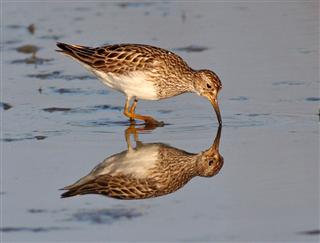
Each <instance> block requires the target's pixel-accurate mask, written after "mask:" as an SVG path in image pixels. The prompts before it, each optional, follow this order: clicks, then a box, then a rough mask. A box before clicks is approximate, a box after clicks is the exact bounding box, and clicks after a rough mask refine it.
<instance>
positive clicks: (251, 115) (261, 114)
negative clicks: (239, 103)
mask: <svg viewBox="0 0 320 243" xmlns="http://www.w3.org/2000/svg"><path fill="white" fill-rule="evenodd" d="M269 115H270V113H250V114H247V116H249V117H257V116H269Z"/></svg>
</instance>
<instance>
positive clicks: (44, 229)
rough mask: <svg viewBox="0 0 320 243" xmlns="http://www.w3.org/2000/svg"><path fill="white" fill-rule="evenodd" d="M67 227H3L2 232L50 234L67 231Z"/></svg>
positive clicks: (0, 229) (0, 230)
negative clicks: (51, 232)
mask: <svg viewBox="0 0 320 243" xmlns="http://www.w3.org/2000/svg"><path fill="white" fill-rule="evenodd" d="M66 229H69V228H67V227H1V228H0V232H4V233H15V232H32V233H41V232H50V231H56V230H66Z"/></svg>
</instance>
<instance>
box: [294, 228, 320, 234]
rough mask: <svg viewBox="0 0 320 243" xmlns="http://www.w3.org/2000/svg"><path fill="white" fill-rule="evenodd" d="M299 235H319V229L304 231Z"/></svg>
mask: <svg viewBox="0 0 320 243" xmlns="http://www.w3.org/2000/svg"><path fill="white" fill-rule="evenodd" d="M299 234H301V235H320V229H314V230H306V231H301V232H299Z"/></svg>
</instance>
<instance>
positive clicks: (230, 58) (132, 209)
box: [0, 1, 320, 242]
mask: <svg viewBox="0 0 320 243" xmlns="http://www.w3.org/2000/svg"><path fill="white" fill-rule="evenodd" d="M2 7H3V8H2V16H3V17H2V20H3V21H2V26H1V28H2V33H3V35H1V36H2V40H1V41H2V43H1V53H2V78H1V81H2V87H1V91H2V100H1V107H0V109H1V115H2V138H1V146H2V152H3V153H2V158H1V171H2V176H1V193H0V197H1V201H2V210H1V218H2V225H1V234H2V235H1V237H2V240H3V242H9V241H10V242H12V241H14V242H26V241H29V242H46V241H51V242H62V241H69V242H70V241H74V242H81V241H83V242H97V241H100V242H101V241H108V242H114V241H146V242H150V241H163V242H169V241H170V242H181V241H183V242H184V241H193V242H199V241H207V242H212V241H227V242H235V241H237V242H239V241H252V242H258V241H262V242H263V241H273V242H275V241H277V242H279V241H282V242H283V241H288V242H306V241H311V242H316V241H319V229H320V226H319V75H318V73H319V63H318V57H319V55H318V44H319V38H318V31H317V30H318V28H319V23H318V18H319V16H318V7H319V6H318V2H317V1H309V2H304V3H302V2H301V3H299V2H287V1H286V2H282V3H276V2H274V1H273V2H239V3H236V2H216V3H205V2H202V3H197V4H193V3H181V4H180V3H164V2H157V3H148V4H147V3H133V2H131V3H102V2H100V3H99V2H97V3H90V4H88V3H79V2H78V3H75V2H72V3H71V2H70V3H64V4H62V3H61V2H60V3H53V2H50V3H48V2H47V3H39V2H25V3H24V2H19V3H18V2H14V1H11V2H5V3H3V4H2ZM31 24H34V27H33V28H31V30H32V31H30V25H31ZM57 40H58V41H63V42H67V43H78V44H83V45H91V46H97V45H103V44H106V43H119V42H127V43H147V44H152V45H156V46H161V47H163V48H167V49H171V50H173V51H175V52H176V53H177V54H179V55H181V56H182V57H183V58H184V59H185V60H186V61H187V62H188V63H189V64H190V66H192V67H194V68H199V69H200V68H210V69H214V70H215V71H216V72H217V74H218V75H219V76H220V78H221V80H222V83H223V90H222V92H221V95H220V108H221V111H222V117H223V129H222V135H221V142H220V153H221V155H222V156H223V157H224V165H223V167H222V169H221V170H220V172H219V174H218V175H216V176H214V177H212V178H202V177H194V178H193V179H192V180H191V181H189V182H188V183H187V184H186V185H185V186H184V187H182V188H181V189H180V190H177V191H176V192H174V193H171V194H168V195H166V196H162V197H156V198H152V199H145V200H129V201H126V200H117V199H113V198H109V197H104V196H100V195H83V196H77V197H72V198H65V199H61V198H60V195H61V193H62V191H60V190H58V189H60V188H62V187H64V186H66V185H69V184H71V183H73V182H75V181H76V180H78V179H79V178H80V177H82V176H84V175H86V174H88V173H89V172H90V171H91V169H92V168H94V167H95V166H96V165H98V164H99V163H100V162H101V161H103V160H104V159H105V158H107V157H109V156H111V155H114V154H117V153H119V152H121V151H124V150H126V149H127V144H126V141H125V136H124V133H125V130H126V129H127V128H128V126H129V125H130V123H129V122H128V121H127V120H126V119H125V117H124V116H123V115H122V112H121V109H122V105H123V103H124V97H123V96H122V95H121V94H119V93H117V92H114V91H112V90H110V89H105V87H104V86H103V85H102V84H101V83H100V82H99V81H98V80H96V79H95V78H93V76H91V75H90V74H88V73H87V72H86V71H85V70H84V69H83V68H82V67H80V66H79V65H78V64H76V63H74V61H72V60H70V59H68V58H66V57H64V56H62V55H59V53H56V52H55V51H54V50H55V49H56V47H55V42H56V41H57ZM26 46H29V47H30V46H32V50H31V51H30V50H26ZM22 47H24V48H22ZM21 48H22V50H24V51H23V52H21ZM27 49H28V48H27ZM29 49H30V48H29ZM19 50H20V52H19ZM137 110H138V111H139V112H142V113H145V114H150V115H153V116H154V117H156V118H157V119H159V120H161V121H164V122H165V123H166V124H167V125H165V126H164V127H159V128H156V129H154V130H145V131H141V132H140V133H139V139H140V140H141V141H142V142H143V143H164V144H169V145H170V146H172V147H174V148H177V149H180V150H185V151H187V152H190V153H199V152H200V151H203V150H206V149H207V148H208V147H209V146H211V144H212V142H213V140H214V138H215V134H216V130H217V122H216V117H215V114H214V111H213V110H212V107H211V105H210V103H209V102H208V101H206V100H204V99H202V98H200V97H198V96H197V95H195V94H185V95H181V96H178V97H175V98H172V99H167V100H163V101H159V102H147V101H141V102H139V104H138V108H137ZM138 125H139V124H138ZM138 127H141V126H138Z"/></svg>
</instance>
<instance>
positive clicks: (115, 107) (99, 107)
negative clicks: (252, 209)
mask: <svg viewBox="0 0 320 243" xmlns="http://www.w3.org/2000/svg"><path fill="white" fill-rule="evenodd" d="M92 109H93V110H116V111H121V110H122V106H112V105H95V106H93V107H92Z"/></svg>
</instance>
